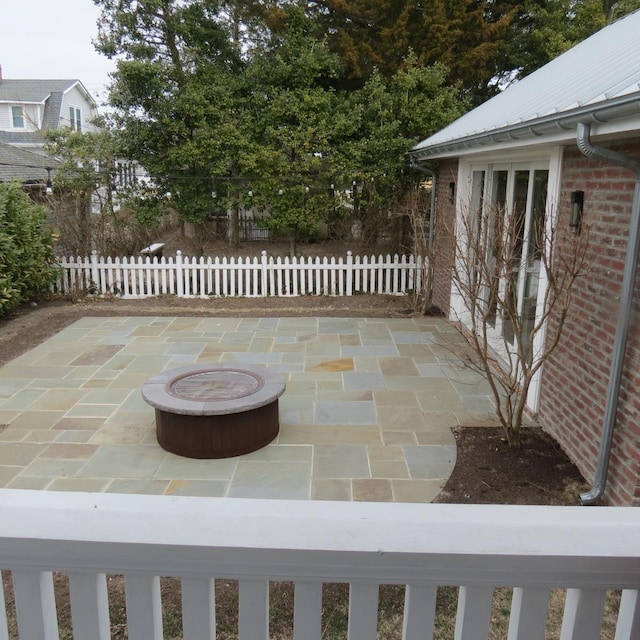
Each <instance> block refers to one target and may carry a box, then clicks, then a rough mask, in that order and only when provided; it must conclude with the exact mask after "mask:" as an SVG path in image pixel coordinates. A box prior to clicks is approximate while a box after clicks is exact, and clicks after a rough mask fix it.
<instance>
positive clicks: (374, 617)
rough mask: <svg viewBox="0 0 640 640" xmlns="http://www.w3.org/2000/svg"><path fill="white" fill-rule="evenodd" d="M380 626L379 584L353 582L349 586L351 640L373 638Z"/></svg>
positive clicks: (348, 635) (349, 637)
mask: <svg viewBox="0 0 640 640" xmlns="http://www.w3.org/2000/svg"><path fill="white" fill-rule="evenodd" d="M377 628H378V585H377V584H370V583H352V584H351V585H350V586H349V630H348V634H347V637H348V639H349V640H371V638H375V637H376V630H377Z"/></svg>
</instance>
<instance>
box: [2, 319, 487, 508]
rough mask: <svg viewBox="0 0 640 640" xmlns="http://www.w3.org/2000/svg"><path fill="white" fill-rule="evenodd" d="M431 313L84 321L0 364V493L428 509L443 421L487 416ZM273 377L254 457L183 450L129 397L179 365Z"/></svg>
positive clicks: (447, 330) (483, 395)
mask: <svg viewBox="0 0 640 640" xmlns="http://www.w3.org/2000/svg"><path fill="white" fill-rule="evenodd" d="M458 340H459V335H458V333H457V332H456V330H455V328H454V327H453V326H452V325H451V324H450V323H448V322H447V321H446V320H444V319H440V318H422V317H421V318H407V319H382V318H369V319H362V318H297V317H296V318H188V317H108V318H104V317H103V318H94V317H87V318H84V319H82V320H80V321H78V322H76V323H75V324H73V325H71V326H69V327H68V328H66V329H64V330H63V331H61V332H60V333H58V334H57V335H55V336H53V337H52V338H50V339H49V340H47V341H46V342H44V343H43V344H41V345H39V346H38V347H36V348H34V349H32V350H31V351H29V352H27V353H25V354H23V355H22V356H20V357H18V358H16V359H15V360H13V361H12V362H10V363H9V364H7V365H6V366H4V367H3V368H1V369H0V487H9V488H16V489H20V488H23V489H42V490H56V491H60V490H62V491H97V492H115V493H154V494H167V495H170V494H173V495H191V496H230V497H251V498H282V499H314V500H375V501H398V502H429V501H431V500H433V498H434V497H435V496H436V495H437V494H438V492H439V491H440V489H441V488H442V486H443V485H444V483H445V482H446V480H447V478H448V477H449V475H450V473H451V471H452V470H453V467H454V464H455V459H456V445H455V439H454V437H453V434H452V432H451V427H454V426H456V425H473V424H493V423H494V417H493V403H492V400H491V398H490V397H489V393H490V392H489V388H488V385H487V383H486V381H485V380H483V379H482V378H481V377H480V376H478V375H477V374H476V373H474V372H473V371H471V370H469V369H468V368H465V367H464V365H463V364H462V363H461V361H460V359H459V358H458V357H457V356H456V355H455V353H454V352H453V351H452V349H451V348H450V346H448V345H451V344H455V343H456V342H458ZM213 362H219V363H226V364H229V363H239V364H249V363H251V364H257V365H263V366H266V367H269V368H271V369H274V370H276V371H278V372H280V373H281V374H282V375H284V377H285V378H286V380H287V388H286V391H285V393H284V395H283V396H282V397H281V398H280V434H279V436H278V438H277V440H275V441H274V442H273V443H272V444H270V445H269V446H267V447H265V448H263V449H260V450H259V451H256V452H254V453H251V454H248V455H244V456H240V457H236V458H226V459H219V460H195V459H190V458H182V457H180V456H177V455H174V454H172V453H168V452H166V451H165V450H163V449H162V448H161V447H160V446H159V445H158V444H157V441H156V437H155V425H154V410H153V408H152V407H150V406H149V405H147V404H146V403H145V402H144V400H143V399H142V396H141V393H140V390H141V388H142V385H143V384H144V382H145V381H146V380H147V378H149V377H150V376H152V375H154V374H156V373H158V372H160V371H164V370H166V369H171V368H175V367H181V366H184V365H188V364H193V363H198V364H199V363H213Z"/></svg>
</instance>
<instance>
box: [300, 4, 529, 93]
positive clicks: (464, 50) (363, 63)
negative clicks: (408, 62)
mask: <svg viewBox="0 0 640 640" xmlns="http://www.w3.org/2000/svg"><path fill="white" fill-rule="evenodd" d="M518 4H519V3H514V2H503V1H499V0H496V1H486V0H485V1H478V0H446V1H445V0H432V1H430V2H428V3H426V2H423V1H422V0H351V1H344V0H314V1H310V2H309V3H308V5H309V11H310V12H312V13H313V14H314V15H316V17H317V21H318V24H319V25H321V27H322V29H323V32H324V33H326V34H327V37H328V38H329V43H330V46H331V47H332V49H333V50H334V51H336V52H338V53H339V55H340V56H341V58H342V59H343V61H344V63H345V65H346V67H347V70H348V75H349V77H350V79H351V82H352V84H356V85H357V84H360V85H362V83H363V82H364V81H366V79H367V78H369V77H370V76H371V74H372V73H373V72H374V70H375V69H377V70H378V71H379V72H380V73H382V74H383V75H384V76H386V77H389V76H391V75H393V74H394V73H395V72H396V71H397V70H398V69H400V68H401V67H402V65H403V61H404V59H405V58H406V57H407V55H409V53H410V52H413V53H414V55H415V56H416V59H417V61H418V63H419V64H420V65H423V66H429V65H431V64H434V63H436V62H437V63H442V64H444V65H445V66H446V67H447V68H448V69H449V72H450V78H451V80H452V82H455V81H461V82H462V84H463V86H464V88H465V89H466V91H467V92H468V93H469V95H471V97H472V99H473V100H474V101H475V102H477V101H479V100H481V99H483V98H485V97H487V95H489V94H490V92H491V91H492V90H493V89H492V85H491V79H492V78H493V77H494V75H495V56H496V54H497V52H498V51H499V49H500V47H501V46H502V44H503V42H504V39H505V37H506V36H507V35H508V33H509V27H510V25H511V22H512V20H513V19H514V17H515V16H516V15H517V13H516V9H517V7H518Z"/></svg>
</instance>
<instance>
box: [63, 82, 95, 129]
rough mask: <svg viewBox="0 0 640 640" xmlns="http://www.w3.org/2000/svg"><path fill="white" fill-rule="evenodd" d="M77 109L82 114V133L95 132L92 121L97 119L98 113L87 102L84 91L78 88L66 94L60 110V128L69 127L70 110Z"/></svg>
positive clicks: (73, 88)
mask: <svg viewBox="0 0 640 640" xmlns="http://www.w3.org/2000/svg"><path fill="white" fill-rule="evenodd" d="M70 107H76V108H79V109H80V110H81V112H82V131H84V132H86V131H94V130H95V127H94V126H92V125H91V124H90V121H91V120H92V119H93V118H95V116H96V112H95V111H94V110H93V109H92V107H91V104H90V103H89V102H88V101H87V99H86V98H85V96H84V94H83V93H82V91H80V90H79V89H78V87H77V86H75V87H72V88H71V89H69V91H67V92H66V93H65V94H64V98H63V100H62V108H61V109H60V124H59V126H60V128H63V127H69V126H71V123H70V121H69V108H70Z"/></svg>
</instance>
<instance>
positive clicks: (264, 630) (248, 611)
mask: <svg viewBox="0 0 640 640" xmlns="http://www.w3.org/2000/svg"><path fill="white" fill-rule="evenodd" d="M268 638H269V582H268V581H267V580H240V587H239V601H238V640H267V639H268Z"/></svg>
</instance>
